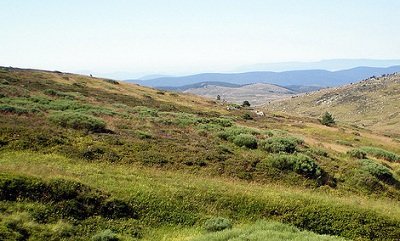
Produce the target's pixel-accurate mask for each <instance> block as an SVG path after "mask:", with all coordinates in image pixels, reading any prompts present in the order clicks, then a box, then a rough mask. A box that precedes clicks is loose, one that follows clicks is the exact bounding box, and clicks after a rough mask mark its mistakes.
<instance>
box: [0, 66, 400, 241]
mask: <svg viewBox="0 0 400 241" xmlns="http://www.w3.org/2000/svg"><path fill="white" fill-rule="evenodd" d="M0 95H1V98H0V114H1V119H0V126H1V128H0V130H1V131H0V145H1V149H0V186H1V189H0V190H1V192H0V239H5V240H7V239H8V240H28V239H29V240H43V239H48V240H60V239H64V240H89V239H91V238H92V239H93V240H229V237H231V238H234V237H237V236H238V235H240V237H244V238H248V239H250V240H263V239H265V237H272V236H273V237H276V240H286V239H287V238H288V237H297V238H298V240H323V239H326V240H342V239H341V238H339V237H330V236H329V237H328V236H317V234H324V235H333V236H341V237H344V238H348V239H354V240H370V239H371V240H397V239H398V237H399V236H400V215H399V214H400V205H399V202H398V201H399V200H400V164H399V163H400V160H399V154H400V146H399V143H398V142H396V140H393V139H391V138H388V137H385V136H380V135H377V134H374V133H372V132H369V131H366V130H364V129H357V128H355V127H352V126H347V125H339V126H336V127H326V126H322V125H320V124H319V122H318V121H317V120H315V119H311V118H294V117H288V116H284V115H271V114H267V115H266V116H264V117H257V116H256V115H255V114H254V113H253V112H252V110H250V109H245V108H241V109H238V110H234V111H227V110H226V105H225V104H223V103H219V102H213V101H209V100H206V99H203V98H200V97H196V96H194V95H188V94H181V93H179V94H177V93H173V92H164V91H159V90H154V89H149V88H144V87H141V86H137V85H132V84H126V83H122V82H116V81H113V80H107V79H98V78H90V77H85V76H80V75H73V74H66V73H61V72H46V71H37V70H23V69H13V68H0ZM218 218H223V219H222V220H223V221H222V222H219V221H218V220H219V219H218ZM216 220H217V221H216ZM257 220H264V221H257ZM276 222H280V223H285V225H283V224H277V223H276ZM231 226H232V229H231V230H226V231H223V232H219V231H217V230H221V229H223V228H228V229H229V228H230V227H231ZM208 227H211V228H208ZM294 227H296V228H294ZM207 230H208V231H207ZM299 230H308V231H305V232H301V231H299ZM215 231H217V232H215ZM310 231H311V232H314V233H310ZM315 233H317V234H315ZM271 235H272V236H271ZM101 238H103V239H101ZM105 238H108V239H105ZM246 240H247V239H246Z"/></svg>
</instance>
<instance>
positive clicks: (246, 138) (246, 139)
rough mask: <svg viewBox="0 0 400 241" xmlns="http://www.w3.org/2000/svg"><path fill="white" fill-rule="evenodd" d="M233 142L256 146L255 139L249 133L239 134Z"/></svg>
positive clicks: (238, 144)
mask: <svg viewBox="0 0 400 241" xmlns="http://www.w3.org/2000/svg"><path fill="white" fill-rule="evenodd" d="M233 143H234V144H235V145H237V146H240V147H243V146H244V147H247V148H251V149H256V148H257V139H256V138H255V137H254V136H253V135H250V134H239V135H238V136H236V137H235V138H234V139H233Z"/></svg>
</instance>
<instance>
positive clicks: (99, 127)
mask: <svg viewBox="0 0 400 241" xmlns="http://www.w3.org/2000/svg"><path fill="white" fill-rule="evenodd" d="M49 119H50V121H52V122H53V123H55V124H58V125H60V126H62V127H68V128H73V129H78V130H87V131H94V132H102V131H104V130H105V127H106V123H105V122H104V121H103V120H101V119H99V118H96V117H94V116H91V115H86V114H82V113H79V112H71V111H65V112H55V113H52V114H51V115H50V116H49Z"/></svg>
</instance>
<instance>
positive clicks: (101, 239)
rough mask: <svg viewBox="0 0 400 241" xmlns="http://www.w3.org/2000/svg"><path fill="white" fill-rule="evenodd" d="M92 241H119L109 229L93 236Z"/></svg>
mask: <svg viewBox="0 0 400 241" xmlns="http://www.w3.org/2000/svg"><path fill="white" fill-rule="evenodd" d="M91 240H92V241H119V240H120V239H119V238H118V236H117V235H116V234H115V233H113V232H112V231H111V230H110V229H106V230H103V231H101V232H99V233H97V234H95V235H94V236H93V237H92V239H91Z"/></svg>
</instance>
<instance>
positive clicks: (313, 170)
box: [268, 154, 322, 178]
mask: <svg viewBox="0 0 400 241" xmlns="http://www.w3.org/2000/svg"><path fill="white" fill-rule="evenodd" d="M268 161H269V162H270V163H271V165H272V166H273V167H275V168H278V169H280V170H289V171H294V172H296V173H299V174H302V175H304V176H306V177H310V178H319V177H321V175H322V169H321V168H320V167H319V166H318V164H317V163H315V161H314V160H313V159H311V158H310V157H309V156H306V155H303V154H297V155H288V154H277V155H273V156H271V157H269V158H268Z"/></svg>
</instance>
